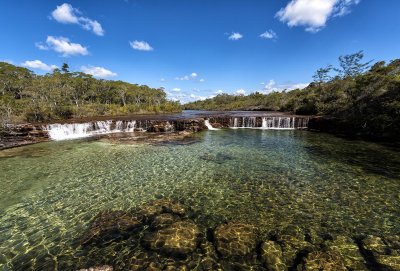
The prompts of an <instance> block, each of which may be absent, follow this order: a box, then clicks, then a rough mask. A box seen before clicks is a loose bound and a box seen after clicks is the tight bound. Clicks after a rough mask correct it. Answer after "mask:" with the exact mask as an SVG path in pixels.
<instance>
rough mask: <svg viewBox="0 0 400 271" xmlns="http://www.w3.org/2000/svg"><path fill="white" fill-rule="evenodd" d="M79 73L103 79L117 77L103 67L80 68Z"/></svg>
mask: <svg viewBox="0 0 400 271" xmlns="http://www.w3.org/2000/svg"><path fill="white" fill-rule="evenodd" d="M81 71H82V72H84V73H87V74H90V75H93V76H94V77H97V78H103V79H105V78H109V77H114V76H117V74H116V73H115V72H112V71H110V70H107V69H105V68H103V67H93V66H82V67H81Z"/></svg>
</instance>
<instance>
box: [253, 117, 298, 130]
mask: <svg viewBox="0 0 400 271" xmlns="http://www.w3.org/2000/svg"><path fill="white" fill-rule="evenodd" d="M299 120H301V121H302V120H303V118H299ZM297 128H300V127H298V126H296V118H295V117H263V118H262V126H261V129H271V130H294V129H297ZM301 128H302V127H301Z"/></svg>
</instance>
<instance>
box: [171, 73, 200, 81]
mask: <svg viewBox="0 0 400 271" xmlns="http://www.w3.org/2000/svg"><path fill="white" fill-rule="evenodd" d="M198 76H199V75H198V74H197V73H196V72H192V73H191V74H190V75H184V76H182V77H175V80H179V81H189V80H196V79H197V77H198ZM199 81H200V82H204V79H200V80H199Z"/></svg>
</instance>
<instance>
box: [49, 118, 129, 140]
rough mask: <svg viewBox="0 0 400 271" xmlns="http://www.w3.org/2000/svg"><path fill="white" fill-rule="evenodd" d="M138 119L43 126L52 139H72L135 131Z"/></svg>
mask: <svg viewBox="0 0 400 271" xmlns="http://www.w3.org/2000/svg"><path fill="white" fill-rule="evenodd" d="M135 126H136V121H134V120H133V121H116V122H114V121H112V120H106V121H94V122H87V123H66V124H60V123H55V124H49V125H46V126H44V127H43V130H45V131H47V132H48V134H49V137H50V139H52V140H70V139H77V138H85V137H90V136H94V135H102V134H110V133H122V132H133V131H134V130H135Z"/></svg>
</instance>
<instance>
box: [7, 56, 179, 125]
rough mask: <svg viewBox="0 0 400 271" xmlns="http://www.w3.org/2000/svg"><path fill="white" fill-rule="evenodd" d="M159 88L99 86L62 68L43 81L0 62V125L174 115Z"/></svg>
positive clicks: (101, 82)
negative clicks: (118, 116)
mask: <svg viewBox="0 0 400 271" xmlns="http://www.w3.org/2000/svg"><path fill="white" fill-rule="evenodd" d="M178 111H181V106H180V104H179V103H177V102H172V101H168V100H167V98H166V93H165V92H164V90H163V89H162V88H158V89H155V88H150V87H148V86H146V85H137V84H131V83H127V82H122V81H109V80H99V79H95V78H93V77H92V76H91V75H89V74H85V73H82V72H70V71H69V67H68V65H67V64H64V65H63V66H62V69H61V70H60V69H55V70H54V71H53V72H52V73H48V74H45V75H37V74H34V73H33V72H32V71H30V70H29V69H26V68H23V67H18V66H14V65H11V64H9V63H5V62H0V123H1V124H6V123H14V122H26V121H28V122H42V121H51V120H55V119H68V118H73V117H75V118H79V117H90V116H102V115H126V114H137V113H160V112H178Z"/></svg>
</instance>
